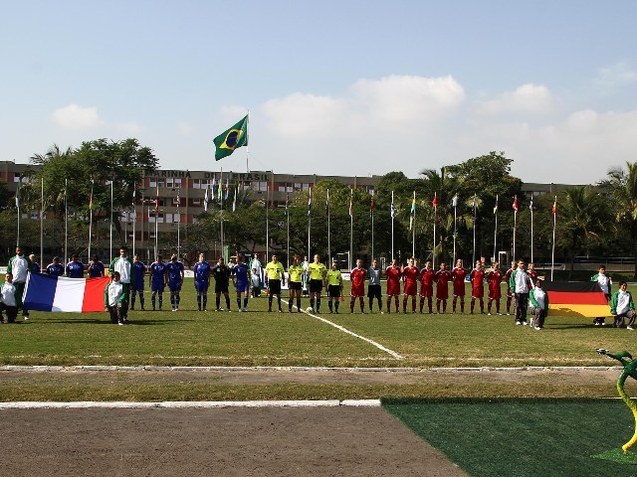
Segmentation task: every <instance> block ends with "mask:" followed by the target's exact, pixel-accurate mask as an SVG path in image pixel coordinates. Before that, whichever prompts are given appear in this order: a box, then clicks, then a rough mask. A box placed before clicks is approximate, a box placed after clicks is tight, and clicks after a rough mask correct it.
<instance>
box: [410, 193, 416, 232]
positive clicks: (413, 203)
mask: <svg viewBox="0 0 637 477" xmlns="http://www.w3.org/2000/svg"><path fill="white" fill-rule="evenodd" d="M415 218H416V191H414V198H413V199H412V201H411V210H410V211H409V230H411V229H413V227H414V219H415Z"/></svg>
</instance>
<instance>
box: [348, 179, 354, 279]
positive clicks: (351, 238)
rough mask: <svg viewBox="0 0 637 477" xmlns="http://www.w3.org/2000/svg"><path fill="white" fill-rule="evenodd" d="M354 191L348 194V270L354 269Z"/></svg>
mask: <svg viewBox="0 0 637 477" xmlns="http://www.w3.org/2000/svg"><path fill="white" fill-rule="evenodd" d="M353 261H354V189H350V194H349V269H350V270H351V269H352V268H354V265H353Z"/></svg>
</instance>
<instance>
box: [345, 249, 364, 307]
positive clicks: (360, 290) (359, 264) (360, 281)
mask: <svg viewBox="0 0 637 477" xmlns="http://www.w3.org/2000/svg"><path fill="white" fill-rule="evenodd" d="M349 277H350V280H351V282H352V289H351V290H350V295H351V298H350V302H349V312H350V313H354V305H355V304H356V299H357V298H358V301H359V306H360V309H361V313H365V299H364V296H365V279H366V278H367V272H366V271H365V269H364V268H363V261H362V260H361V259H360V258H357V259H356V266H355V267H354V268H353V269H352V271H351V272H350V273H349Z"/></svg>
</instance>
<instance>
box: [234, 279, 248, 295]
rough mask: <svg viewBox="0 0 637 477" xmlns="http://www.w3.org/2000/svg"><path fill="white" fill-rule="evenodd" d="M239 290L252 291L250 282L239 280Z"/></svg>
mask: <svg viewBox="0 0 637 477" xmlns="http://www.w3.org/2000/svg"><path fill="white" fill-rule="evenodd" d="M237 291H238V292H246V293H248V292H249V291H250V284H249V283H248V282H243V281H237Z"/></svg>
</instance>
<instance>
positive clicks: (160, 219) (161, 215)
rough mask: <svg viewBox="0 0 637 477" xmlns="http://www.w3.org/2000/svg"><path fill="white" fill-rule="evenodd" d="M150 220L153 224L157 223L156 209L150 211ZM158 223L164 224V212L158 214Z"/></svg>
mask: <svg viewBox="0 0 637 477" xmlns="http://www.w3.org/2000/svg"><path fill="white" fill-rule="evenodd" d="M148 222H149V223H151V224H154V223H155V211H154V210H151V211H149V212H148ZM157 223H158V224H163V223H164V213H163V212H160V213H159V215H158V216H157Z"/></svg>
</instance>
